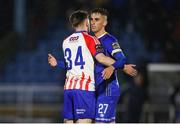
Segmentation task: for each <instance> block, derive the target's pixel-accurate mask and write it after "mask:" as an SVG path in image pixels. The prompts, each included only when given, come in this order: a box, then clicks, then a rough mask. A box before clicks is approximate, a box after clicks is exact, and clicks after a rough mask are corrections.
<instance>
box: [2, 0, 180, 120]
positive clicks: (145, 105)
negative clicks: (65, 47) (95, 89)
mask: <svg viewBox="0 0 180 124" xmlns="http://www.w3.org/2000/svg"><path fill="white" fill-rule="evenodd" d="M95 7H104V8H106V9H107V10H108V11H109V13H110V18H109V24H108V27H107V31H108V32H110V33H111V34H113V35H115V36H116V37H117V38H118V40H119V43H120V46H121V48H122V49H123V51H124V53H125V55H126V56H127V58H128V62H129V63H134V64H136V68H137V70H138V71H139V75H138V76H137V77H136V78H134V79H132V78H130V77H128V76H126V75H124V74H123V73H122V72H121V71H119V76H118V78H119V81H120V85H121V91H122V92H121V98H120V100H119V104H118V108H117V119H116V121H117V122H161V123H163V122H180V64H179V62H180V1H179V0H73V1H72V0H0V122H47V123H49V122H63V118H62V106H63V85H64V78H65V72H64V71H63V70H61V69H58V68H51V67H50V66H49V65H48V62H47V54H48V53H51V54H53V55H55V56H56V57H57V58H62V56H63V53H62V49H61V45H62V41H63V39H64V38H65V37H66V36H68V35H69V34H70V33H71V32H72V29H71V26H70V25H69V22H68V18H67V17H68V16H69V14H70V13H71V12H72V11H74V10H77V9H84V10H91V9H93V8H95Z"/></svg>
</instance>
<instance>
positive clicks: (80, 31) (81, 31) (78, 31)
mask: <svg viewBox="0 0 180 124" xmlns="http://www.w3.org/2000/svg"><path fill="white" fill-rule="evenodd" d="M83 32H87V31H85V30H82V31H76V32H75V33H83Z"/></svg>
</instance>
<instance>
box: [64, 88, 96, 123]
mask: <svg viewBox="0 0 180 124" xmlns="http://www.w3.org/2000/svg"><path fill="white" fill-rule="evenodd" d="M95 102H96V98H95V92H93V91H84V90H65V91H64V119H68V120H78V119H84V118H88V119H94V118H95Z"/></svg>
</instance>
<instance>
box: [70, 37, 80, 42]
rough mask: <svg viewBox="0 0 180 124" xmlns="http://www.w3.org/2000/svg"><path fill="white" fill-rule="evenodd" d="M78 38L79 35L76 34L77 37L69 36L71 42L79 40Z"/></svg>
mask: <svg viewBox="0 0 180 124" xmlns="http://www.w3.org/2000/svg"><path fill="white" fill-rule="evenodd" d="M78 39H79V36H76V37H70V38H69V42H70V43H71V42H77V41H78Z"/></svg>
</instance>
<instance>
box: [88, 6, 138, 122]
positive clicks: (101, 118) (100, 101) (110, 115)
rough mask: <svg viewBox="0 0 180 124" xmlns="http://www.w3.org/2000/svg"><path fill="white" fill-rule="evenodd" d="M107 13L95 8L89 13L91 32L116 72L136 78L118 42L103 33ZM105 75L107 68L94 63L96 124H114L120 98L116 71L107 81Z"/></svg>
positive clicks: (132, 67) (132, 66)
mask: <svg viewBox="0 0 180 124" xmlns="http://www.w3.org/2000/svg"><path fill="white" fill-rule="evenodd" d="M107 18H108V12H107V10H105V9H102V8H96V9H94V10H92V11H91V12H90V22H91V30H92V32H93V33H94V34H95V36H96V37H97V38H98V40H99V41H100V42H101V44H102V46H103V49H104V52H103V53H104V54H105V55H106V56H109V57H111V58H113V59H114V60H115V61H116V62H115V63H114V64H113V67H115V69H116V70H117V69H118V68H120V69H122V70H123V71H124V72H125V73H126V74H128V75H130V76H136V74H137V71H136V70H135V69H134V66H135V65H132V64H125V63H126V57H125V56H124V54H123V52H122V49H121V48H120V45H119V43H118V40H117V39H116V38H115V37H114V36H112V35H111V34H109V33H107V32H106V31H105V27H106V25H107ZM102 71H103V73H106V72H104V71H108V68H106V69H105V66H104V65H102V64H101V63H99V62H97V63H96V69H95V75H96V91H97V103H96V118H95V121H96V122H101V123H115V117H116V116H115V115H116V106H117V103H118V99H119V96H120V89H119V83H118V80H117V71H115V72H114V73H113V75H112V76H111V77H110V79H108V80H104V79H103V77H102V76H101V73H102Z"/></svg>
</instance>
